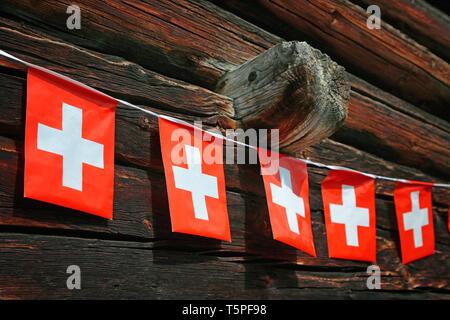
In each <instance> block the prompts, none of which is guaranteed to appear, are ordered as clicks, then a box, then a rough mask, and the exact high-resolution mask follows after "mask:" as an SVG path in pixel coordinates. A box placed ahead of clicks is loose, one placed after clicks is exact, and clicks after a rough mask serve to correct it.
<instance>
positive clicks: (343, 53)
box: [221, 0, 450, 120]
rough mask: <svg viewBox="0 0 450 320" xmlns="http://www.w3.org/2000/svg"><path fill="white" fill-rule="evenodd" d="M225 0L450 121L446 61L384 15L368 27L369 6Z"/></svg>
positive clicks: (336, 1)
mask: <svg viewBox="0 0 450 320" xmlns="http://www.w3.org/2000/svg"><path fill="white" fill-rule="evenodd" d="M221 3H223V4H221V5H222V6H225V7H227V8H228V6H230V7H232V8H233V9H234V10H233V11H234V12H237V13H239V15H240V16H243V17H245V18H249V19H250V20H251V21H252V22H254V23H257V24H258V25H260V26H262V27H264V28H266V27H267V28H268V30H273V28H274V26H272V27H271V26H270V25H273V23H272V21H273V20H279V23H278V24H281V22H282V23H284V24H287V25H289V27H290V28H291V29H293V30H292V31H290V32H289V33H288V34H287V35H286V34H281V36H284V37H285V36H288V37H289V38H290V39H297V40H298V39H302V40H306V41H307V42H308V43H310V44H311V45H312V46H314V47H316V48H318V49H320V50H322V51H324V52H327V54H329V55H330V56H331V57H332V59H333V60H335V61H337V62H338V63H340V64H342V65H343V66H345V67H346V68H347V69H348V70H349V71H350V72H352V73H354V74H357V75H358V76H360V77H362V78H364V79H366V80H370V81H371V82H373V83H374V84H376V85H377V86H379V87H380V88H382V89H384V90H386V91H389V92H391V93H395V94H396V95H398V96H400V97H401V98H403V99H404V100H407V101H409V102H412V103H413V104H415V105H416V106H418V107H421V108H422V109H424V110H426V111H428V112H430V113H432V114H435V115H438V116H440V117H443V118H445V119H447V120H448V112H447V104H448V101H449V100H450V89H449V84H450V80H449V77H448V74H449V72H450V67H449V65H448V63H447V62H446V61H444V60H443V59H441V58H439V57H438V56H436V55H435V54H433V53H432V52H430V51H429V50H428V49H427V48H425V47H423V46H421V45H420V44H418V43H416V42H415V41H414V40H412V39H410V38H408V37H407V36H405V35H404V34H403V33H401V32H400V31H398V30H397V29H395V28H393V27H392V26H390V25H389V24H388V23H386V21H384V20H383V21H382V28H381V29H372V30H371V29H368V28H367V26H366V21H367V18H368V15H367V14H366V12H365V10H363V9H362V8H361V7H359V6H357V5H354V4H352V3H351V2H350V1H347V0H332V1H325V0H315V1H306V0H301V1H298V0H260V1H258V2H257V3H258V4H255V5H253V4H252V8H251V10H249V8H248V4H245V3H244V1H235V0H227V1H224V2H221ZM260 8H263V10H261V9H260ZM264 10H266V11H264ZM261 11H263V13H265V14H261ZM267 11H268V13H267ZM279 33H280V31H278V32H277V34H279Z"/></svg>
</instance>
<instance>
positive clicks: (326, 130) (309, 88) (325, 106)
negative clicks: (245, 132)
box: [216, 41, 350, 148]
mask: <svg viewBox="0 0 450 320" xmlns="http://www.w3.org/2000/svg"><path fill="white" fill-rule="evenodd" d="M216 91H217V92H219V93H221V94H223V95H225V96H228V97H230V98H232V99H233V107H234V111H235V116H234V118H235V119H236V120H238V121H239V122H241V125H240V126H241V127H243V128H244V129H278V130H279V141H280V142H279V143H280V144H279V147H280V148H283V147H285V146H289V145H294V144H295V145H296V146H298V147H300V146H304V147H306V146H309V145H312V144H314V143H317V142H319V141H321V140H323V139H325V138H328V137H329V136H330V135H331V134H333V133H334V132H336V131H337V130H338V129H339V127H340V126H341V125H342V124H343V123H344V121H345V118H346V117H347V109H348V100H349V95H350V84H349V83H348V80H347V76H346V73H345V70H344V68H342V67H341V66H339V65H338V64H336V63H335V62H334V61H332V60H331V59H330V58H329V57H328V56H327V55H325V54H323V53H321V52H320V51H319V50H316V49H314V48H312V47H310V46H309V45H308V44H307V43H306V42H298V41H291V42H281V43H279V44H277V45H275V46H273V47H272V48H270V49H269V50H267V51H265V52H263V53H261V54H260V55H258V56H257V57H255V58H253V59H251V60H249V61H247V62H246V63H244V64H242V65H241V66H239V67H237V68H235V69H233V70H231V71H228V72H227V73H225V74H224V75H223V76H222V78H220V80H219V81H218V83H217V87H216Z"/></svg>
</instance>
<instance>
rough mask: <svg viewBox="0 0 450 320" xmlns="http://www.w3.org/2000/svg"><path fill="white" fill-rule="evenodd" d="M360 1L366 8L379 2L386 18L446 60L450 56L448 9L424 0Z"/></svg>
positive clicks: (449, 58)
mask: <svg viewBox="0 0 450 320" xmlns="http://www.w3.org/2000/svg"><path fill="white" fill-rule="evenodd" d="M359 2H360V3H361V5H362V4H364V5H365V7H366V8H367V7H368V6H370V5H373V4H375V5H377V6H379V7H380V11H381V17H382V19H383V20H386V21H387V22H388V23H389V24H390V25H392V26H394V27H395V28H397V29H399V30H401V31H402V32H403V33H405V34H407V35H408V36H409V37H411V38H413V39H414V40H416V42H418V43H421V44H423V45H424V46H425V47H427V48H428V49H430V50H431V51H432V52H434V53H436V54H437V55H438V56H440V57H442V58H444V59H446V60H447V61H448V60H450V53H449V51H448V44H449V43H450V19H449V17H448V16H447V15H446V14H445V13H443V12H441V11H440V10H438V9H436V8H435V7H433V4H431V5H430V4H429V3H428V2H426V1H423V0H414V1H409V0H398V1H389V0H375V1H372V0H361V1H359ZM363 8H364V7H363ZM436 35H439V36H436Z"/></svg>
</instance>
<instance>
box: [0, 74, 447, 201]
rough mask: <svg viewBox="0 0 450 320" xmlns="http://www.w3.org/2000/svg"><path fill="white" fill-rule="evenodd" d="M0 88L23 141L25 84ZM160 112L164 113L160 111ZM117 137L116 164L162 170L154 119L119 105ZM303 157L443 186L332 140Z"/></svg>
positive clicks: (1, 109)
mask: <svg viewBox="0 0 450 320" xmlns="http://www.w3.org/2000/svg"><path fill="white" fill-rule="evenodd" d="M0 84H1V87H2V92H3V94H1V95H0V135H15V136H17V137H20V139H23V135H24V125H25V85H26V83H25V80H24V79H20V78H17V77H14V76H9V75H2V74H0ZM3 84H4V85H3ZM3 90H5V91H3ZM158 112H164V111H161V110H158ZM205 113H206V115H205V117H203V118H198V117H196V119H202V120H203V122H204V125H205V129H208V128H211V127H215V126H217V125H218V123H220V121H221V119H223V117H219V118H217V117H214V116H208V112H205ZM172 115H173V114H172ZM176 116H177V117H180V118H182V119H184V120H187V121H192V120H193V119H194V118H193V117H191V116H186V115H183V114H177V115H176ZM115 136H116V138H115V159H116V162H118V163H121V164H128V165H133V166H138V167H144V168H156V169H160V168H161V166H162V163H161V158H160V156H159V155H160V149H159V148H160V146H159V131H158V123H157V119H156V118H155V117H153V116H149V115H146V114H144V113H142V112H141V111H138V110H133V109H131V108H129V107H126V106H123V105H121V104H119V106H118V108H117V112H116V135H115ZM294 146H295V145H294ZM288 149H290V150H291V151H292V152H293V153H298V152H299V150H295V149H294V150H293V149H292V146H290V147H289V148H288ZM301 156H302V157H304V158H307V159H310V160H313V161H317V162H321V163H328V164H337V165H343V166H347V167H350V168H354V169H357V170H362V171H365V172H370V173H374V174H381V175H388V176H394V177H399V178H404V179H412V180H418V181H436V182H444V181H443V180H441V179H438V178H435V177H432V176H429V175H426V174H424V173H422V172H420V171H419V170H417V169H414V168H409V167H404V166H401V165H398V164H394V163H391V162H388V161H385V160H382V159H380V158H378V157H375V156H372V155H370V154H368V153H365V152H362V151H360V150H357V149H355V148H352V147H349V146H346V145H344V144H341V143H337V142H334V141H332V140H329V139H327V140H324V141H322V142H321V143H319V144H317V145H314V146H311V147H309V148H306V149H305V150H303V151H301ZM233 168H234V169H233V171H229V172H227V174H229V175H230V176H235V175H236V174H237V173H238V172H239V168H238V165H235V167H233ZM232 180H233V179H232ZM232 183H233V184H237V183H238V182H237V181H236V180H233V182H232ZM245 185H246V184H245V183H244V186H243V187H242V188H241V190H247V191H248V189H249V188H251V189H250V190H253V189H254V188H252V186H251V185H250V186H245ZM380 186H381V187H380V192H381V194H384V195H388V196H392V190H393V184H392V183H390V182H388V181H382V182H380ZM252 192H254V191H252ZM449 192H450V191H449V190H448V189H445V188H436V190H435V192H433V201H434V202H436V203H437V204H443V205H447V202H448V197H449Z"/></svg>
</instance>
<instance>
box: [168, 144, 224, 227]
mask: <svg viewBox="0 0 450 320" xmlns="http://www.w3.org/2000/svg"><path fill="white" fill-rule="evenodd" d="M184 150H185V151H186V160H187V166H188V168H187V169H185V168H182V167H177V166H172V170H173V177H174V179H175V187H176V188H178V189H183V190H187V191H190V192H191V193H192V202H193V204H194V215H195V218H197V219H202V220H208V210H207V209H206V199H205V197H206V196H208V197H212V198H216V199H219V193H218V185H217V177H214V176H211V175H208V174H204V173H202V158H201V155H200V150H199V149H198V148H196V147H193V146H190V145H185V146H184Z"/></svg>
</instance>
